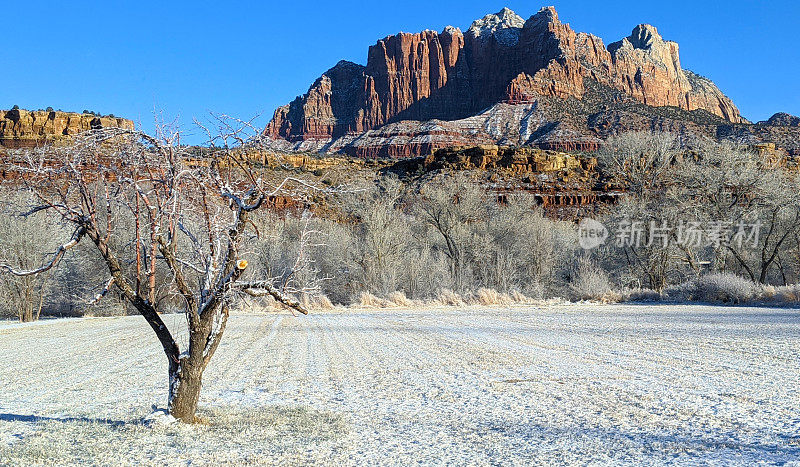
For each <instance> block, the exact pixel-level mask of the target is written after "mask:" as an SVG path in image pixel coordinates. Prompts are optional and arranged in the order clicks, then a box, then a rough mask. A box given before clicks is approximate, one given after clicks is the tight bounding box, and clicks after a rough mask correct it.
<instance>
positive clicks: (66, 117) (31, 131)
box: [0, 109, 134, 148]
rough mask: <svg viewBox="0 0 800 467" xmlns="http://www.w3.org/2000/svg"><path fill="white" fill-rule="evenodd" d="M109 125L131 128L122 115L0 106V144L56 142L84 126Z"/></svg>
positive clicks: (102, 126) (85, 128)
mask: <svg viewBox="0 0 800 467" xmlns="http://www.w3.org/2000/svg"><path fill="white" fill-rule="evenodd" d="M112 127H116V128H128V129H133V127H134V125H133V122H132V121H130V120H126V119H124V118H116V117H98V116H95V115H92V114H78V113H72V112H60V111H59V112H56V111H50V112H48V111H44V110H37V111H29V110H20V109H13V110H5V111H4V110H0V146H3V147H8V148H19V147H32V146H36V145H37V144H42V143H45V142H59V141H62V140H65V139H67V138H68V137H70V136H74V135H76V134H78V133H81V132H84V131H88V130H92V129H97V128H112Z"/></svg>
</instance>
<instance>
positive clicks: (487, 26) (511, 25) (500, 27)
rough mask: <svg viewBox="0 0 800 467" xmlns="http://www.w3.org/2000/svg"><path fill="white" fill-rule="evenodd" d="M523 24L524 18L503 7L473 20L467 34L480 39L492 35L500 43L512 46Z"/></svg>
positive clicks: (516, 40)
mask: <svg viewBox="0 0 800 467" xmlns="http://www.w3.org/2000/svg"><path fill="white" fill-rule="evenodd" d="M524 25H525V20H524V19H522V17H521V16H519V15H518V14H516V13H514V12H513V11H511V10H510V9H508V8H503V9H502V10H500V11H499V12H497V13H495V14H492V15H486V16H484V17H483V18H481V19H478V20H475V21H473V23H472V25H471V26H470V27H469V29H468V30H467V34H468V35H471V36H472V37H474V38H475V39H480V40H487V39H488V38H489V37H492V36H494V38H495V39H496V40H497V42H498V43H500V44H501V45H504V46H506V47H513V46H515V45H517V43H518V42H519V33H520V31H521V30H522V27H523V26H524Z"/></svg>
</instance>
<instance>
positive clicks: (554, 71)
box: [265, 7, 747, 156]
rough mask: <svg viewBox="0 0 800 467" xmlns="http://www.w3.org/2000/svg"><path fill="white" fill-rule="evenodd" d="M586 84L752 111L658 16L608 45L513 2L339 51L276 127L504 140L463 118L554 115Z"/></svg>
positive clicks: (346, 134) (585, 136)
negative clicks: (697, 62)
mask: <svg viewBox="0 0 800 467" xmlns="http://www.w3.org/2000/svg"><path fill="white" fill-rule="evenodd" d="M592 83H594V84H592ZM587 86H588V87H592V86H594V87H597V86H601V87H603V88H607V89H609V90H610V93H606V94H608V95H609V96H611V99H612V100H611V101H610V102H605V103H603V105H608V104H610V103H613V102H614V101H615V100H616V101H619V100H632V101H634V102H636V103H639V104H644V105H645V106H648V107H653V108H657V107H667V106H669V107H675V108H677V109H680V110H683V111H685V112H690V113H691V112H696V111H701V112H704V113H707V114H709V115H711V116H714V117H716V118H718V120H719V121H720V122H722V123H726V124H742V123H747V122H746V120H745V119H744V118H742V116H741V115H740V113H739V111H738V109H737V108H736V106H735V105H734V104H733V103H732V102H731V100H730V99H728V98H727V97H726V96H725V95H724V94H723V93H722V92H721V91H720V90H719V89H717V87H716V86H715V85H714V84H713V83H712V82H711V81H710V80H708V79H706V78H703V77H701V76H699V75H696V74H694V73H692V72H690V71H688V70H685V69H683V68H682V66H681V62H680V57H679V52H678V45H677V44H676V43H675V42H670V41H666V40H664V39H663V38H662V37H661V35H660V34H659V33H658V31H657V29H656V28H655V27H653V26H650V25H644V24H643V25H639V26H636V27H635V28H634V29H633V31H632V33H631V35H630V36H629V37H626V38H624V39H622V40H620V41H618V42H614V43H612V44H610V45H609V46H608V47H606V46H605V45H604V44H603V41H602V40H601V39H600V38H598V37H595V36H593V35H591V34H585V33H576V32H575V31H573V30H572V29H571V28H570V26H569V25H568V24H565V23H562V22H561V21H560V19H559V18H558V14H557V13H556V11H555V9H554V8H552V7H548V8H543V9H541V10H540V11H539V12H538V13H537V14H535V15H533V16H531V17H530V18H529V19H528V20H524V19H523V18H521V17H520V16H518V15H516V14H515V13H514V12H513V11H511V10H509V9H507V8H506V9H503V10H502V11H500V12H498V13H497V14H493V15H487V16H485V17H484V18H481V19H480V20H477V21H475V22H474V23H473V24H472V25H471V26H470V28H469V29H468V30H467V31H466V33H462V32H461V30H459V29H458V28H454V27H449V26H448V27H447V28H445V29H444V30H443V31H442V32H440V33H438V32H435V31H423V32H421V33H417V34H408V33H400V34H397V35H394V36H389V37H386V38H384V39H381V40H379V41H378V42H377V43H376V44H375V45H373V46H372V47H370V48H369V52H368V54H367V64H366V66H361V65H358V64H355V63H351V62H339V63H338V64H337V65H336V66H334V67H333V68H331V69H330V70H328V71H327V72H325V73H324V74H323V75H322V76H321V77H320V78H319V79H318V80H317V81H316V82H315V83H314V84H313V85H312V86H311V87H310V88H309V91H308V92H307V93H306V94H305V95H303V96H300V97H298V98H297V99H295V100H294V101H293V102H292V103H290V104H288V105H286V106H283V107H281V108H279V109H278V110H277V111H276V112H275V115H274V117H273V119H272V121H271V122H270V123H269V124H268V125H267V127H266V129H265V135H266V136H268V137H269V138H271V139H272V140H273V141H275V145H276V148H281V149H287V148H290V149H297V150H304V149H313V150H322V151H341V150H344V151H346V152H353V153H358V154H359V155H367V156H378V155H392V156H405V155H416V154H421V153H424V152H429V151H430V150H431V149H432V148H435V147H442V145H445V146H447V145H450V144H454V143H459V144H460V145H468V144H473V143H477V144H483V143H501V144H502V141H501V140H502V139H503V138H508V137H509V134H508V132H502V131H501V132H499V133H502V135H499V133H498V132H497V131H494V132H492V131H483V132H478V133H476V132H471V133H470V132H465V131H463V128H462V127H464V126H467V127H469V126H470V123H469V122H468V123H464V120H469V119H471V118H472V119H475V118H477V119H478V120H483V118H482V117H481V115H482V114H484V113H485V112H486V111H487V109H489V110H491V108H492V107H493V106H496V105H499V104H509V105H512V106H516V105H523V106H524V105H528V106H531V105H532V106H533V107H534V108H535V109H534V110H535V113H537V116H538V117H544V116H545V115H544V114H548V113H553V112H552V111H551V110H549V109H542V107H543V106H545V105H548V106H550V105H553V104H552V102H553V99H556V100H570V99H572V100H578V101H582V100H584V98H585V95H586V94H587ZM620 96H621V97H620ZM554 105H555V106H556V107H558V106H559V105H561V104H558V103H556V104H554ZM584 107H585V106H584ZM501 110H503V109H501ZM590 110H596V109H590ZM503 111H505V110H503ZM526 112H527V111H525V110H521V111H519V112H517V113H519V114H521V115H527V114H528V113H530V112H527V113H526ZM592 113H594V112H592ZM584 117H585V118H584V121H585V120H587V119H588V115H586V116H584ZM567 120H569V119H567ZM573 120H574V119H573ZM428 123H431V124H428ZM508 123H509V124H511V125H512V126H515V127H520V128H522V130H521V131H522V133H520V134H518V135H513V136H514V139H516V140H519V139H520V138H522V136H525V135H528V136H533V135H535V138H533V139H531V140H525V141H515V143H518V144H539V143H542V144H545V143H546V144H550V145H560V146H564V147H570V146H574V147H583V146H586V143H587V141H588V142H591V143H590V144H589V146H591V145H595V144H596V142H597V141H598V140H599V138H600V137H601V135H598V134H597V132H595V131H593V130H592V129H591V128H587V127H585V126H584V125H574V124H573V123H574V122H572V123H570V122H566V123H565V120H558V119H556V120H552V119H551V120H548V119H546V118H540V119H539V120H538V121H534V120H531V119H530V118H529V119H528V120H527V121H525V122H522V121H518V122H508ZM389 125H394V127H389V128H387V127H388V126H389ZM431 126H433V128H431ZM376 132H377V133H376ZM498 135H499V137H498ZM520 135H521V136H520ZM548 135H549V136H548ZM543 138H544V139H543ZM354 144H355V145H356V146H357V147H356V146H354Z"/></svg>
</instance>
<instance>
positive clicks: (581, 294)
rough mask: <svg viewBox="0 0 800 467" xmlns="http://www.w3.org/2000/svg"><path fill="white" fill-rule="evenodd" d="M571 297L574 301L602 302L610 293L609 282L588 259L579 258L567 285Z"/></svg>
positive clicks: (600, 270) (599, 269) (601, 271)
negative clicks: (570, 280)
mask: <svg viewBox="0 0 800 467" xmlns="http://www.w3.org/2000/svg"><path fill="white" fill-rule="evenodd" d="M569 290H570V294H571V295H572V297H573V298H574V299H576V300H604V301H606V299H607V298H609V295H610V294H611V292H612V287H611V280H610V279H609V277H608V274H606V272H605V271H603V270H602V269H601V268H599V267H598V266H597V265H596V264H595V263H593V262H592V261H591V260H590V259H589V258H581V259H580V260H578V265H577V267H576V268H575V272H574V274H573V277H572V282H571V283H570V284H569Z"/></svg>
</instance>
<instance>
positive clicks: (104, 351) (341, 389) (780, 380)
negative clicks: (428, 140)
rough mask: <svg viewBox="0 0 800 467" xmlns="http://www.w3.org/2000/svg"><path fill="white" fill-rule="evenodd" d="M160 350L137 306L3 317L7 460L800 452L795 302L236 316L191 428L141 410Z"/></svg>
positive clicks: (520, 460) (567, 457) (783, 455)
mask: <svg viewBox="0 0 800 467" xmlns="http://www.w3.org/2000/svg"><path fill="white" fill-rule="evenodd" d="M166 319H167V321H168V324H169V325H170V326H171V327H172V326H173V325H179V324H180V317H179V316H167V317H166ZM181 338H185V335H183V336H181ZM163 360H164V359H163V357H162V355H161V351H160V348H159V346H158V344H157V342H156V340H155V337H154V336H152V335H151V331H150V330H149V328H148V327H147V325H146V324H145V322H144V320H143V319H141V318H139V317H125V318H106V319H99V318H98V319H83V320H63V321H62V320H57V321H50V322H47V323H46V324H42V325H37V326H21V327H19V326H3V327H0V464H5V463H8V464H25V465H28V464H31V463H36V462H39V463H52V462H57V463H61V464H70V463H73V462H77V461H89V462H93V463H101V464H109V463H111V464H116V463H124V464H130V463H139V464H141V463H143V462H144V463H158V464H188V463H191V464H193V465H194V464H199V465H203V464H213V465H217V464H221V463H226V462H227V463H233V464H242V463H256V464H259V463H268V464H278V463H280V464H286V463H289V464H297V463H307V462H324V463H326V464H331V463H337V464H346V465H353V464H364V463H380V464H397V465H407V464H409V463H422V464H431V463H437V464H440V463H449V464H496V463H499V464H504V465H505V464H519V465H525V464H530V463H531V461H536V462H537V463H551V464H552V463H557V464H560V463H581V464H586V463H592V462H599V463H616V464H618V463H635V464H642V463H645V464H663V463H664V462H675V463H679V464H698V463H700V464H702V463H706V462H712V463H724V464H730V463H736V464H752V463H753V462H754V461H763V462H766V463H783V462H787V461H788V462H790V463H791V462H799V461H800V393H798V391H799V390H800V311H798V310H788V309H759V308H717V307H703V306H695V305H692V306H643V305H624V306H590V305H564V306H550V307H545V308H511V309H500V308H496V309H478V308H466V309H452V308H450V309H438V310H413V311H408V310H394V311H392V310H379V311H348V312H330V313H318V314H313V315H311V316H308V317H303V316H301V317H297V318H295V317H292V316H291V315H289V314H270V315H259V316H256V315H244V316H235V317H233V318H232V320H231V323H230V324H229V327H228V331H227V335H226V338H225V339H224V340H223V344H222V346H221V347H220V349H219V351H218V352H217V355H216V356H215V358H214V361H213V362H212V364H211V366H210V367H209V369H208V371H207V372H206V376H205V385H204V392H203V398H202V401H201V405H202V406H203V407H204V416H205V417H206V418H207V419H208V424H207V425H201V426H191V427H187V426H181V425H163V424H159V423H153V422H149V421H145V420H144V419H145V417H147V416H148V414H150V412H152V411H153V406H159V407H163V405H164V399H165V394H166V377H165V373H166V364H165V362H164V361H163Z"/></svg>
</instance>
